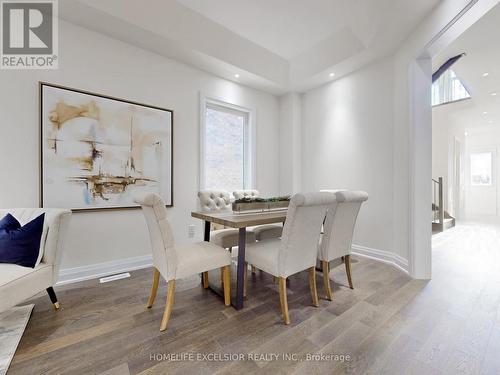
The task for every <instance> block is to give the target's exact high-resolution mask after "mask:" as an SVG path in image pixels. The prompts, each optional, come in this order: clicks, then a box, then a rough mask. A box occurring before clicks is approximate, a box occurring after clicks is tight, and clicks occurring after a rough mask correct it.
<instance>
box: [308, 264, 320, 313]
mask: <svg viewBox="0 0 500 375" xmlns="http://www.w3.org/2000/svg"><path fill="white" fill-rule="evenodd" d="M309 289H311V299H312V304H313V306H316V307H318V306H319V301H318V291H317V289H316V267H311V268H309Z"/></svg>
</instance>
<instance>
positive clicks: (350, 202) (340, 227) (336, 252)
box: [318, 190, 368, 301]
mask: <svg viewBox="0 0 500 375" xmlns="http://www.w3.org/2000/svg"><path fill="white" fill-rule="evenodd" d="M330 194H332V195H335V197H336V200H337V205H336V206H333V207H331V209H329V210H328V212H327V214H326V220H325V224H324V234H323V235H322V236H321V241H320V245H319V252H318V259H319V260H320V261H321V265H322V268H323V281H324V284H325V290H326V297H327V298H328V299H329V300H330V301H331V300H332V289H331V287H330V278H329V274H330V263H329V262H330V261H332V260H334V259H337V258H341V257H343V259H344V263H345V269H346V273H347V280H348V282H349V287H350V288H351V289H353V285H352V276H351V255H350V254H351V245H352V236H353V233H354V227H355V225H356V218H357V217H358V213H359V209H360V208H361V204H362V203H363V202H364V201H366V200H367V199H368V194H367V193H366V192H364V191H345V190H344V191H342V190H340V191H339V190H337V191H333V192H332V193H330Z"/></svg>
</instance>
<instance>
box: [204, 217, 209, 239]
mask: <svg viewBox="0 0 500 375" xmlns="http://www.w3.org/2000/svg"><path fill="white" fill-rule="evenodd" d="M203 239H204V241H207V242H210V221H205V231H204V232H203Z"/></svg>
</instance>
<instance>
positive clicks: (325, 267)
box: [321, 260, 333, 301]
mask: <svg viewBox="0 0 500 375" xmlns="http://www.w3.org/2000/svg"><path fill="white" fill-rule="evenodd" d="M321 268H322V269H323V284H325V292H326V299H327V300H329V301H331V300H332V299H333V293H332V288H331V286H330V277H329V276H330V263H328V261H326V260H322V261H321Z"/></svg>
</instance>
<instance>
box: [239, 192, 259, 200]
mask: <svg viewBox="0 0 500 375" xmlns="http://www.w3.org/2000/svg"><path fill="white" fill-rule="evenodd" d="M233 196H234V199H242V198H257V197H258V196H259V191H258V190H235V191H233Z"/></svg>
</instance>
